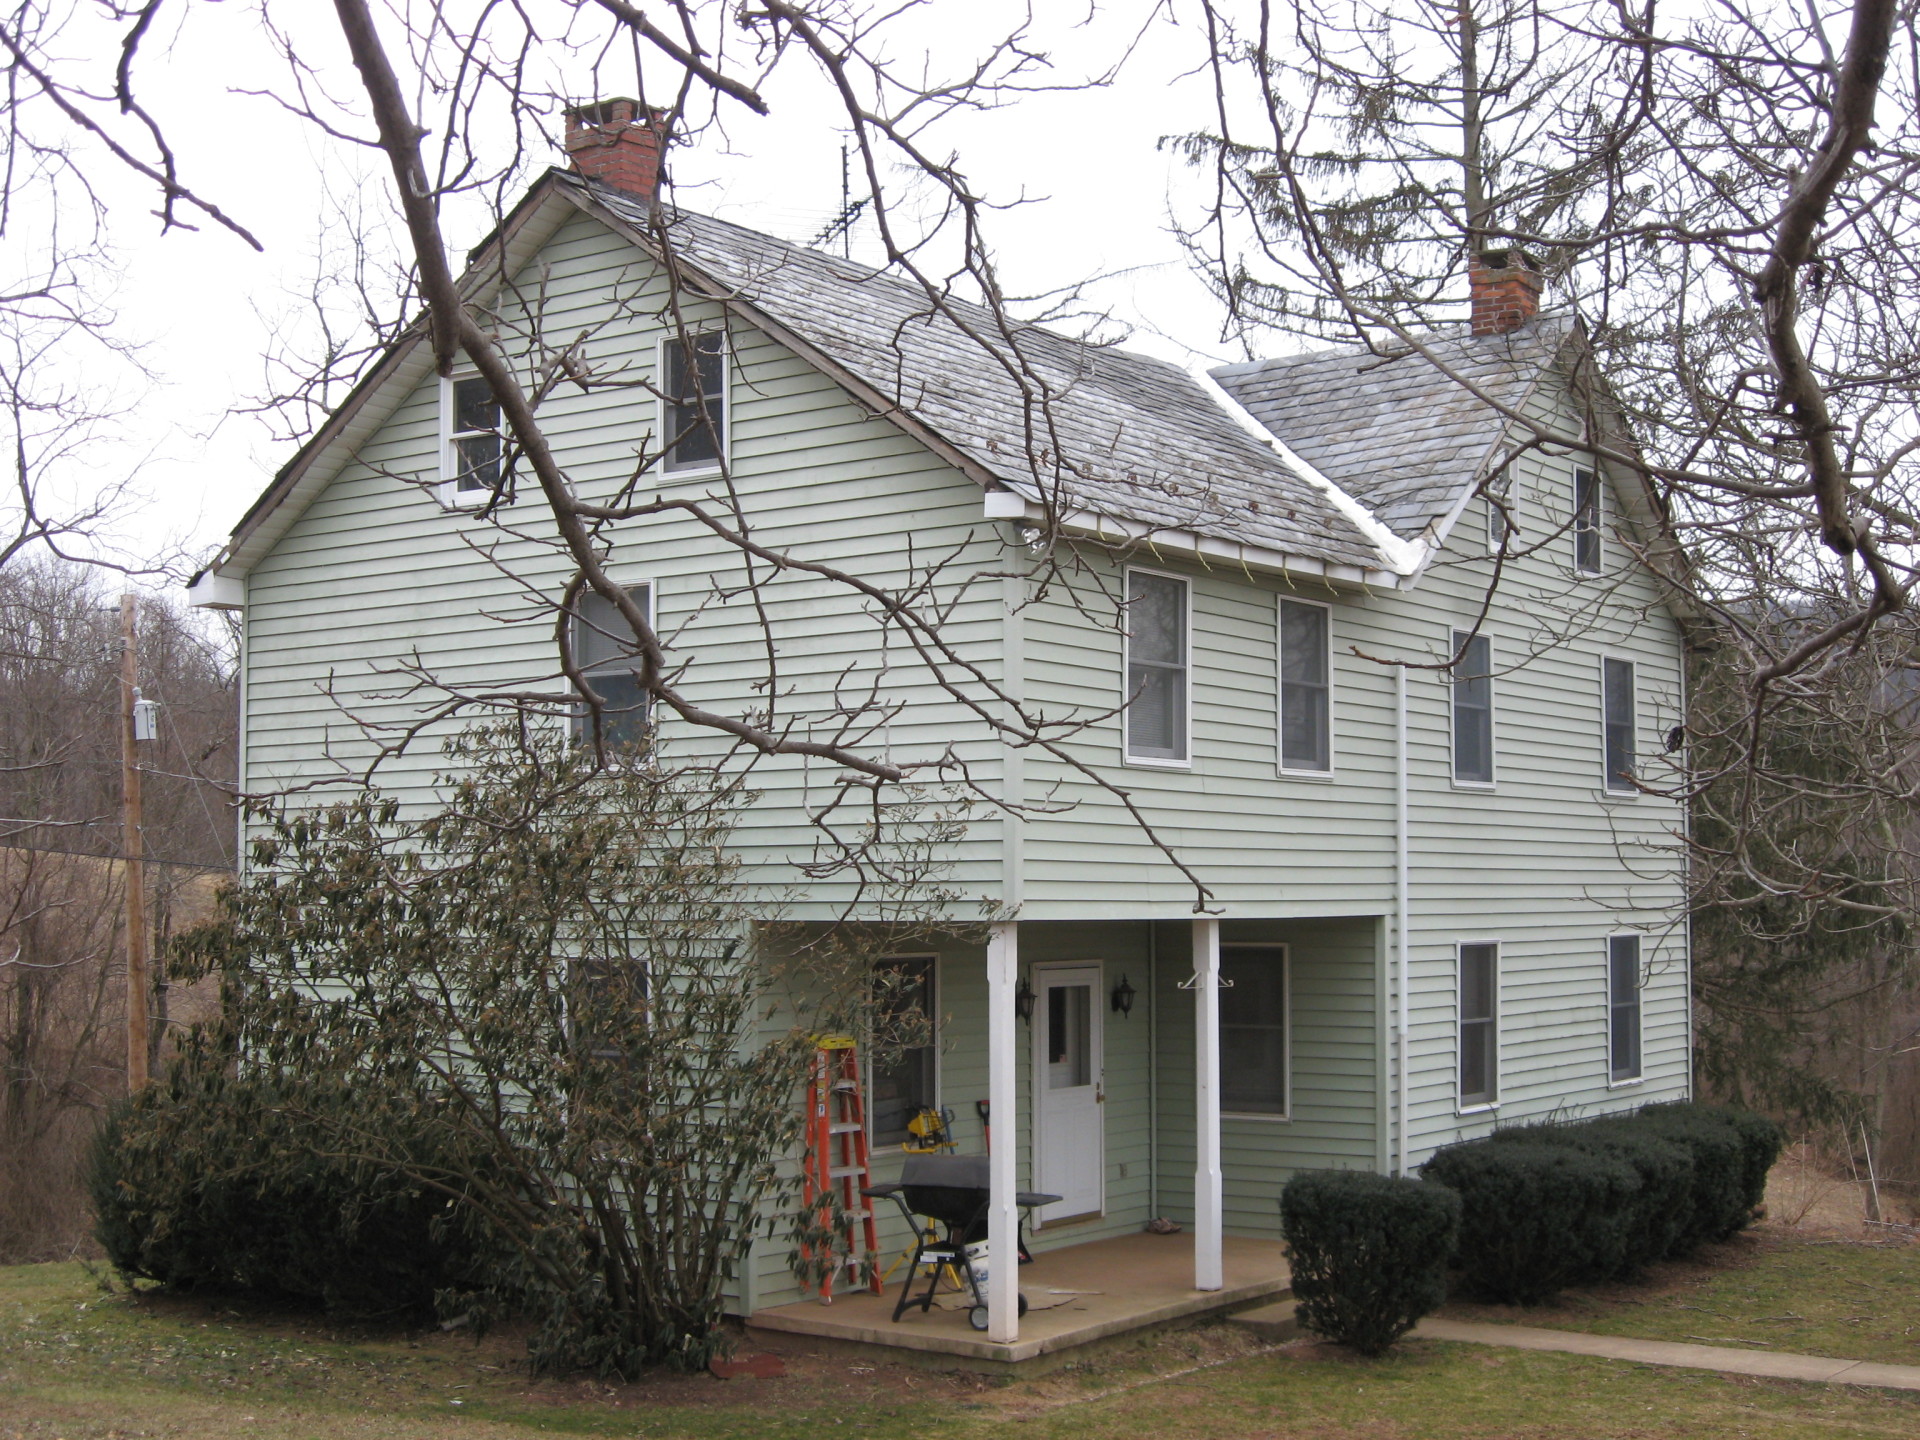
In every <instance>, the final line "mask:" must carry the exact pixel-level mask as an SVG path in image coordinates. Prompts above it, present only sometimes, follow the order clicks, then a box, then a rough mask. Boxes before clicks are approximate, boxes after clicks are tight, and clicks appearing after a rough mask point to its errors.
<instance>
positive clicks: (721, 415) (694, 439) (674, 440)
mask: <svg viewBox="0 0 1920 1440" xmlns="http://www.w3.org/2000/svg"><path fill="white" fill-rule="evenodd" d="M662 357H663V362H664V363H663V364H662V366H661V370H662V374H663V378H664V381H665V383H664V384H663V385H662V387H661V388H662V390H663V391H664V393H665V404H664V405H663V407H662V412H663V415H662V426H661V428H662V430H663V431H664V432H665V433H664V435H663V437H662V438H663V441H664V443H665V444H666V447H667V456H666V468H667V469H668V470H712V469H715V468H717V467H718V466H719V464H720V457H721V456H722V455H724V454H726V448H727V337H726V334H725V332H724V331H720V330H703V331H700V332H699V333H697V334H688V335H674V336H668V337H667V339H666V340H665V341H664V342H663V345H662Z"/></svg>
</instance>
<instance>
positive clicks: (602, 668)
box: [573, 585, 653, 745]
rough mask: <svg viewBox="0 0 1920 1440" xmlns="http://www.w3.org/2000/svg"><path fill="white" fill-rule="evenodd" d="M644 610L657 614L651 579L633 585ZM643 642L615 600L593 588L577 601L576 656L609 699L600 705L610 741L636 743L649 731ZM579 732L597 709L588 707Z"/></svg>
mask: <svg viewBox="0 0 1920 1440" xmlns="http://www.w3.org/2000/svg"><path fill="white" fill-rule="evenodd" d="M627 594H628V595H630V596H631V597H632V598H633V601H634V603H635V604H636V605H638V606H639V607H640V612H641V613H642V614H643V615H647V616H648V617H649V619H651V615H652V603H651V602H652V598H653V597H652V593H651V591H650V589H649V588H648V587H647V586H645V585H637V586H635V587H633V588H632V589H630V590H628V591H627ZM637 645H638V642H637V640H636V637H635V636H634V633H633V630H632V628H631V627H630V626H629V625H628V624H627V622H626V618H625V617H624V616H623V615H621V613H620V612H619V611H618V610H617V609H615V608H614V606H613V602H612V601H610V600H607V599H605V598H604V597H602V596H599V595H596V594H594V593H592V592H591V591H588V592H586V593H585V594H583V595H581V596H580V597H579V598H578V599H577V600H575V601H574V609H573V659H574V663H575V664H576V665H578V666H579V667H580V670H581V671H582V673H584V674H585V675H586V677H587V681H588V683H589V684H591V685H592V686H593V690H594V693H595V694H596V695H598V696H599V697H600V698H601V700H602V701H603V702H605V703H604V704H603V706H602V708H601V711H600V734H601V738H602V739H603V740H604V741H605V743H607V744H608V745H630V744H632V743H633V742H635V741H637V740H639V739H641V738H642V737H644V736H645V734H646V731H647V713H648V701H647V695H646V692H645V691H644V690H643V689H642V688H641V685H640V680H639V677H638V676H637V675H636V674H635V671H636V670H637V668H638V667H639V663H640V662H639V659H638V657H637V656H636V655H635V653H634V652H635V650H636V648H637ZM577 724H578V729H579V733H580V734H581V735H582V736H583V737H584V736H586V735H588V733H589V727H590V725H591V724H592V715H591V713H590V712H589V711H587V710H586V709H585V708H584V707H583V708H582V710H581V712H580V717H579V720H578V722H577Z"/></svg>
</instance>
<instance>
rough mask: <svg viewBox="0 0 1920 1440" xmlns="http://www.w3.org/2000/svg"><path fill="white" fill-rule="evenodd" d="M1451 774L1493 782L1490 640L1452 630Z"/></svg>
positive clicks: (1469, 780) (1475, 782) (1459, 778)
mask: <svg viewBox="0 0 1920 1440" xmlns="http://www.w3.org/2000/svg"><path fill="white" fill-rule="evenodd" d="M1453 653H1454V655H1455V656H1456V657H1457V658H1456V659H1455V661H1454V665H1453V687H1452V689H1453V778H1454V779H1455V780H1456V781H1459V782H1460V783H1461V784H1463V785H1491V784H1492V783H1493V641H1492V640H1491V639H1489V638H1488V637H1487V636H1485V635H1474V634H1470V633H1468V632H1467V631H1465V630H1456V631H1454V632H1453Z"/></svg>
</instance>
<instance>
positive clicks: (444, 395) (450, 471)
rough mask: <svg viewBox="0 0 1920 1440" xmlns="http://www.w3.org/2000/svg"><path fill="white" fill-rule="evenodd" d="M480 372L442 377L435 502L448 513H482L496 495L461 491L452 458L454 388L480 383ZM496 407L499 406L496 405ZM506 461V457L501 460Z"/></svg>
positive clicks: (484, 490) (485, 491)
mask: <svg viewBox="0 0 1920 1440" xmlns="http://www.w3.org/2000/svg"><path fill="white" fill-rule="evenodd" d="M479 378H480V372H479V371H477V370H456V371H454V373H453V374H451V375H442V376H441V377H440V388H439V396H440V414H439V418H438V421H437V424H436V433H437V434H438V435H439V454H440V464H439V477H440V478H439V479H438V480H437V481H435V482H434V487H433V498H434V499H436V500H438V501H439V502H440V503H441V505H443V506H445V507H446V508H447V509H449V510H481V509H484V508H485V507H486V505H487V502H488V501H490V500H492V499H493V497H494V493H495V492H494V491H492V490H489V489H487V488H486V487H485V486H481V487H480V488H479V489H477V490H462V489H460V474H459V465H458V463H457V462H456V461H455V459H454V455H453V433H454V432H453V387H454V386H455V385H457V384H459V383H460V381H462V380H478V379H479ZM496 403H497V402H496ZM506 445H507V442H506V436H505V435H504V434H503V435H502V436H501V438H500V448H501V450H502V452H504V451H505V450H506ZM501 458H502V461H503V462H504V460H505V458H506V457H505V455H504V453H503V454H502V456H501Z"/></svg>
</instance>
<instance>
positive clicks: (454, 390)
mask: <svg viewBox="0 0 1920 1440" xmlns="http://www.w3.org/2000/svg"><path fill="white" fill-rule="evenodd" d="M444 393H445V400H444V403H445V404H446V405H447V406H448V410H449V413H448V417H447V431H448V435H447V456H446V461H445V463H444V465H443V478H445V479H447V480H450V481H451V482H452V485H453V495H454V498H455V499H462V498H478V497H479V496H482V495H484V494H486V493H488V492H491V491H494V490H497V489H499V488H500V451H501V443H500V402H499V401H498V400H496V399H494V398H493V387H492V386H490V385H488V384H487V382H486V381H485V380H483V379H481V378H480V377H479V376H478V375H467V376H462V377H460V378H457V379H454V380H450V381H448V382H447V388H446V391H445V392H444Z"/></svg>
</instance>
